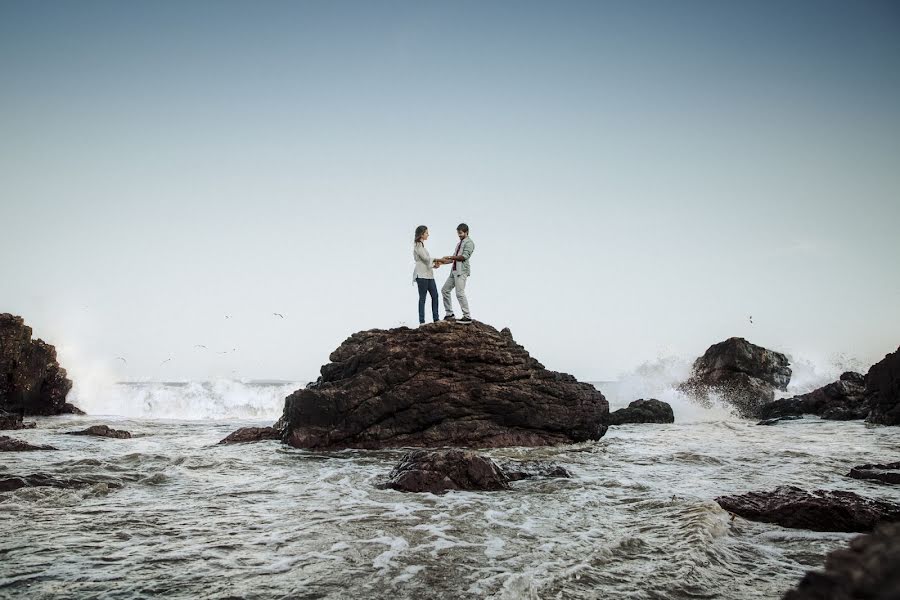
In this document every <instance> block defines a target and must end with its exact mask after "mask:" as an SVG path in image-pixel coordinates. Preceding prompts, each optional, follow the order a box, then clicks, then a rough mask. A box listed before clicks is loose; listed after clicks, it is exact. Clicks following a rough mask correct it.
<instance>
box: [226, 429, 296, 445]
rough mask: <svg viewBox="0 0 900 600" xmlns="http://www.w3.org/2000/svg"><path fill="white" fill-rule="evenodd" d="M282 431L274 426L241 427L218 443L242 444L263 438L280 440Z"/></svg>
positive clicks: (262, 439) (260, 440)
mask: <svg viewBox="0 0 900 600" xmlns="http://www.w3.org/2000/svg"><path fill="white" fill-rule="evenodd" d="M282 435H284V431H282V430H281V429H276V428H275V427H241V428H240V429H238V430H237V431H235V432H234V433H230V434H229V435H228V437H226V438H225V439H224V440H222V441H221V442H219V443H220V444H242V443H245V442H262V441H264V440H280V439H281V437H282Z"/></svg>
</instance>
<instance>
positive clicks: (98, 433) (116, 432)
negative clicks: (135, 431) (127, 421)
mask: <svg viewBox="0 0 900 600" xmlns="http://www.w3.org/2000/svg"><path fill="white" fill-rule="evenodd" d="M66 433H67V434H68V435H92V436H95V437H108V438H116V439H120V440H127V439H130V438H131V433H130V432H128V431H124V430H122V429H112V428H111V427H109V426H108V425H91V426H90V427H88V428H87V429H82V430H80V431H67V432H66Z"/></svg>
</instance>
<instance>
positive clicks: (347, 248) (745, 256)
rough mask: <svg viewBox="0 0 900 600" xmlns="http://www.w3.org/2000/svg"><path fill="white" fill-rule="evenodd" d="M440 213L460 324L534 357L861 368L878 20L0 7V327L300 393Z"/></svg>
mask: <svg viewBox="0 0 900 600" xmlns="http://www.w3.org/2000/svg"><path fill="white" fill-rule="evenodd" d="M460 221H465V222H467V223H468V224H469V225H470V227H471V235H472V238H473V240H474V241H475V243H476V246H477V249H476V252H475V255H474V257H473V260H472V271H473V275H472V278H471V280H470V282H469V298H470V303H471V305H472V311H473V316H474V317H475V318H476V319H478V320H483V321H486V322H489V323H491V324H494V325H496V326H498V327H502V326H509V327H510V328H511V329H512V331H513V334H514V336H515V337H516V339H517V340H518V341H520V342H521V343H523V344H524V345H525V346H526V347H527V348H528V349H529V350H530V351H531V352H532V353H533V354H534V355H535V356H537V357H538V358H539V359H541V360H542V361H543V362H544V363H545V364H546V365H547V366H548V367H550V368H554V369H558V370H564V371H568V372H571V373H573V374H575V375H576V376H578V377H579V378H582V379H588V380H598V379H608V378H613V377H616V376H617V375H618V374H619V373H621V372H623V371H627V370H629V369H632V368H634V367H635V366H636V365H639V364H640V363H642V362H644V361H647V360H653V359H655V358H656V357H658V356H661V355H673V354H674V355H679V356H688V357H693V356H697V355H698V354H700V353H702V352H703V350H705V348H706V347H707V346H709V345H710V344H711V343H714V342H716V341H719V340H721V339H724V338H726V337H729V336H732V335H740V336H744V337H747V338H748V339H750V340H751V341H754V342H756V343H759V344H762V345H765V346H768V347H771V348H776V349H780V350H785V351H789V352H793V353H797V354H798V355H799V354H803V355H807V356H812V355H815V356H820V357H825V358H828V357H834V356H838V355H842V356H852V357H856V358H858V359H859V360H860V361H862V362H864V363H866V364H869V363H870V362H871V361H873V360H876V359H878V358H880V357H881V356H883V355H884V354H885V353H886V352H888V351H892V350H894V349H896V348H897V345H898V344H900V309H898V307H900V267H898V259H900V230H898V224H900V4H898V3H896V2H889V1H886V2H871V1H859V2H850V1H846V2H829V1H824V0H822V1H820V0H816V1H811V2H743V3H739V2H718V1H707V2H691V1H685V2H667V1H661V2H646V1H636V2H632V1H627V2H625V1H623V2H584V3H576V2H545V3H533V2H452V3H437V2H419V1H415V2H359V3H348V2H220V1H216V2H186V3H183V2H32V1H25V2H12V1H9V0H3V1H0V257H2V258H0V265H2V266H0V311H9V312H13V313H16V314H20V315H23V316H24V317H25V318H26V320H27V321H28V322H29V323H30V324H31V325H32V326H33V327H34V329H35V332H36V334H38V335H40V336H42V337H44V338H45V339H47V340H48V341H50V342H51V343H55V344H57V346H59V347H60V348H61V349H64V351H65V356H66V357H68V359H69V360H70V361H71V362H73V363H74V362H79V363H86V364H100V365H106V366H108V367H109V368H110V369H112V370H113V371H114V372H115V374H116V376H117V377H120V378H123V379H140V378H150V379H173V378H191V379H205V378H211V377H220V376H227V375H237V376H241V377H256V378H286V379H309V378H313V377H315V376H316V374H317V372H318V368H319V366H320V365H321V364H322V363H323V362H325V361H326V360H327V356H328V354H329V353H330V352H331V351H332V350H333V349H334V348H335V347H337V345H338V344H339V343H340V342H341V341H342V340H343V339H344V338H345V337H347V336H348V335H349V334H350V333H352V332H354V331H357V330H360V329H368V328H374V327H390V326H395V325H397V324H398V323H400V322H405V323H408V324H413V323H415V322H416V321H417V318H416V292H415V288H414V287H413V286H412V284H411V273H412V268H413V264H412V252H411V249H412V235H413V230H414V229H415V227H416V226H417V225H420V224H425V225H428V226H429V227H430V228H431V231H432V237H431V239H430V240H429V242H428V247H429V249H430V251H431V252H432V254H435V255H444V254H449V253H451V251H452V250H453V248H454V246H455V242H456V237H455V232H454V230H455V226H456V224H457V223H459V222H460ZM446 274H447V271H446V268H444V269H442V270H439V271H438V285H439V286H440V284H442V283H443V280H444V279H445V278H446ZM273 312H279V313H282V314H283V315H284V317H285V318H284V319H281V318H279V317H276V316H274V315H273V314H272V313H273ZM226 315H230V316H231V318H229V319H226V318H225V316H226ZM750 315H752V316H753V321H754V323H753V324H752V325H751V324H750V322H749V316H750ZM195 345H205V346H207V349H203V348H197V347H195ZM218 352H228V353H227V354H217V353H218ZM118 356H121V357H125V358H126V359H127V360H128V364H127V365H125V364H123V363H122V362H121V361H116V360H115V357H118ZM168 358H172V360H171V361H169V362H167V363H165V364H162V365H161V364H160V363H161V362H162V361H164V360H166V359H168ZM64 366H66V365H64ZM69 366H70V367H71V366H72V365H71V364H70V365H69ZM70 370H71V369H70Z"/></svg>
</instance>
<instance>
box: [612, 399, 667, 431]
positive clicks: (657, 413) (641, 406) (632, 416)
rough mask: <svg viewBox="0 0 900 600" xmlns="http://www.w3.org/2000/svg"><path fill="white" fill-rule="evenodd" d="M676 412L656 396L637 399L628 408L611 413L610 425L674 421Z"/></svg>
mask: <svg viewBox="0 0 900 600" xmlns="http://www.w3.org/2000/svg"><path fill="white" fill-rule="evenodd" d="M674 422H675V413H673V412H672V407H671V406H670V405H669V403H668V402H662V401H660V400H656V399H655V398H650V399H649V400H644V399H643V398H641V399H640V400H635V401H634V402H632V403H631V404H629V405H628V407H627V408H620V409H619V410H616V411H613V412H611V413H609V424H610V425H625V424H626V423H674Z"/></svg>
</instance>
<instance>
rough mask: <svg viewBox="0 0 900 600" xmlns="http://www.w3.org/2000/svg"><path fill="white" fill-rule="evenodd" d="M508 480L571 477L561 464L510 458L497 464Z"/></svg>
mask: <svg viewBox="0 0 900 600" xmlns="http://www.w3.org/2000/svg"><path fill="white" fill-rule="evenodd" d="M498 466H499V467H500V470H501V471H503V474H504V475H506V478H507V479H508V480H509V481H520V480H522V479H571V477H572V474H571V473H569V471H568V470H567V469H566V468H565V467H563V466H562V465H555V464H552V463H545V462H538V461H530V460H529V461H518V460H510V461H506V462H501V463H499V465H498Z"/></svg>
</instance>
